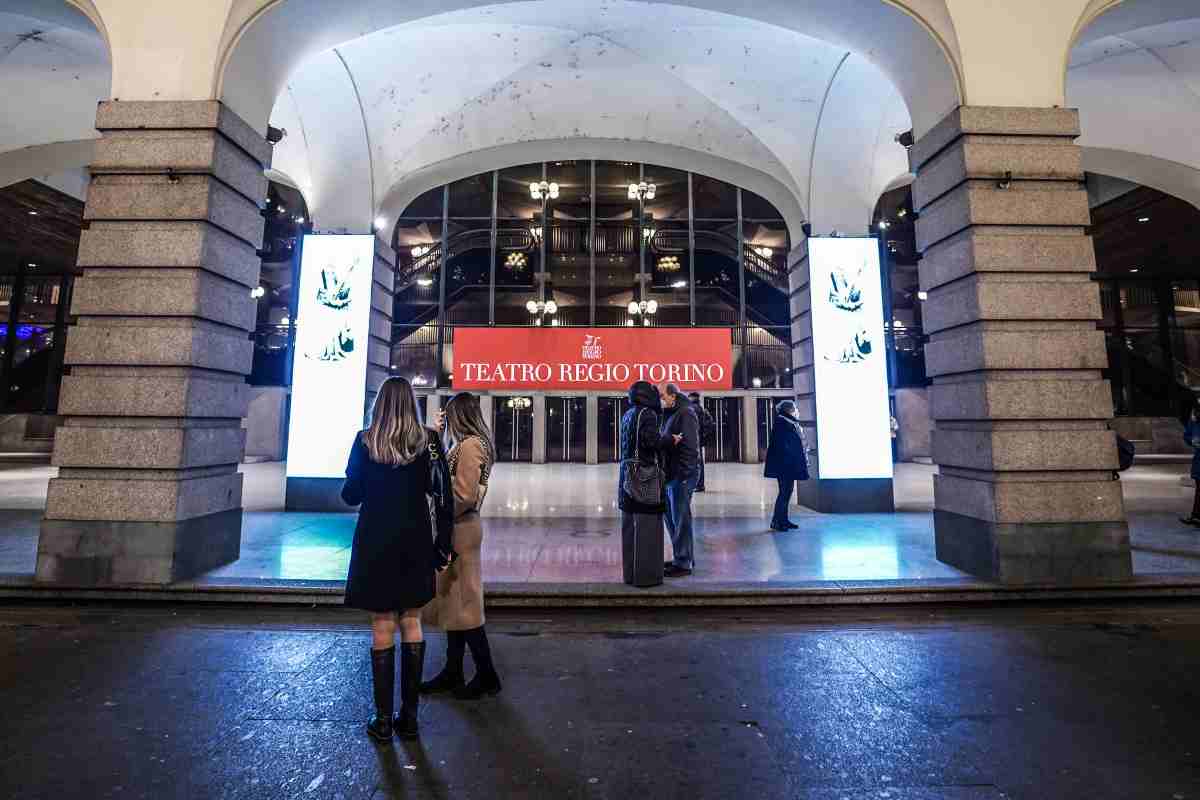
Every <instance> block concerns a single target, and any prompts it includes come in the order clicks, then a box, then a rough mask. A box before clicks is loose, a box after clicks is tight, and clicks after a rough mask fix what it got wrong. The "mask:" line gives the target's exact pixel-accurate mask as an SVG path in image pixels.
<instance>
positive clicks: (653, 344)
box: [453, 327, 733, 391]
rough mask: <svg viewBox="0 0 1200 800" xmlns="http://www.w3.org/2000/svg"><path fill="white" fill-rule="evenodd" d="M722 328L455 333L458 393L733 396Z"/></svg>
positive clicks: (725, 330) (728, 353)
mask: <svg viewBox="0 0 1200 800" xmlns="http://www.w3.org/2000/svg"><path fill="white" fill-rule="evenodd" d="M732 363H733V347H732V345H731V342H730V338H729V329H728V328H554V327H550V328H540V327H537V328H456V329H455V330H454V380H453V383H454V387H455V388H456V389H487V390H492V391H503V390H510V389H581V390H606V391H607V390H619V391H625V390H626V389H628V388H629V385H630V384H631V383H633V382H634V381H650V382H651V383H667V382H670V383H674V384H677V385H678V386H679V387H680V388H682V389H686V390H688V391H692V390H696V391H699V390H702V389H703V390H723V389H731V388H733V369H732Z"/></svg>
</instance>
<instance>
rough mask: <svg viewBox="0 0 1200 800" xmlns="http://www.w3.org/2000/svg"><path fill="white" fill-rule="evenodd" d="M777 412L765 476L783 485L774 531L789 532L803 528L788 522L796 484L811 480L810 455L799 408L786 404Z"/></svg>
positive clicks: (776, 510)
mask: <svg viewBox="0 0 1200 800" xmlns="http://www.w3.org/2000/svg"><path fill="white" fill-rule="evenodd" d="M776 410H777V412H778V413H777V416H776V417H775V426H774V428H773V429H772V430H771V443H770V445H768V446H767V464H766V469H765V470H764V471H763V473H764V474H765V475H766V477H768V478H775V479H776V480H778V481H779V494H778V495H777V496H776V497H775V514H774V516H772V517H771V530H773V531H788V530H792V529H794V528H798V527H800V526H799V525H797V524H796V523H794V522H792V521H791V520H790V519H788V504H789V503H791V501H792V491H793V489H795V487H796V481H806V480H808V454H807V453H806V452H805V446H804V433H803V431H801V430H800V412H799V411H798V410H797V409H796V404H795V403H794V402H792V401H791V400H784V401H783V402H782V403H780V404H779V405H778V406H777V407H776Z"/></svg>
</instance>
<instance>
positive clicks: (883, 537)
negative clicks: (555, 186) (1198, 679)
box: [0, 464, 1200, 585]
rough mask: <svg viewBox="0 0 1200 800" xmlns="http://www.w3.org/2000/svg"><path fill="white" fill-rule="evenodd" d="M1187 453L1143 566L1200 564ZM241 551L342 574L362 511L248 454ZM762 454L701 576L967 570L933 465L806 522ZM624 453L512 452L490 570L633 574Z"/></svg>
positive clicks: (1137, 527)
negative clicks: (620, 477) (619, 478)
mask: <svg viewBox="0 0 1200 800" xmlns="http://www.w3.org/2000/svg"><path fill="white" fill-rule="evenodd" d="M1187 468H1188V465H1187V464H1151V465H1146V466H1138V467H1135V468H1134V469H1133V470H1131V471H1129V472H1127V473H1125V474H1124V475H1123V476H1122V488H1123V489H1124V494H1125V503H1126V507H1127V509H1128V511H1129V518H1130V530H1131V537H1132V541H1133V545H1134V551H1133V563H1134V571H1135V573H1136V574H1138V575H1139V576H1147V575H1168V574H1174V575H1189V574H1190V575H1196V574H1200V532H1197V530H1196V529H1194V528H1189V527H1186V526H1184V525H1181V524H1180V523H1179V521H1178V517H1179V516H1180V515H1181V514H1184V513H1186V512H1187V511H1188V510H1189V509H1190V508H1191V493H1192V490H1191V488H1190V486H1185V485H1183V484H1181V482H1180V480H1181V478H1184V477H1185V476H1186V471H1187ZM244 471H245V476H246V478H245V485H246V496H245V502H246V508H247V512H246V514H245V517H244V523H243V530H242V551H241V558H240V559H239V560H238V561H237V562H235V563H233V564H230V565H228V566H226V567H222V568H221V569H218V570H215V571H213V572H211V573H209V574H208V575H206V576H204V577H203V579H202V580H201V582H202V583H207V584H228V583H233V582H240V581H246V580H275V579H284V580H306V581H342V580H344V579H345V576H346V569H347V566H348V564H349V560H350V549H349V548H350V541H351V538H352V535H353V531H354V521H355V518H354V515H353V514H296V513H282V512H281V511H280V510H279V509H280V508H281V507H282V503H283V491H282V487H283V475H282V466H281V465H279V464H255V465H246V466H245V467H244ZM761 471H762V470H761V467H760V466H759V465H746V464H711V465H709V491H708V492H706V493H704V494H698V495H697V496H696V502H695V510H696V515H697V518H698V523H697V531H698V538H697V545H696V548H697V571H696V574H695V575H694V576H693V577H692V578H690V579H689V580H688V583H689V584H690V585H697V584H705V583H729V582H751V583H762V584H792V585H794V584H797V583H805V582H836V583H840V584H846V583H855V582H862V581H906V582H924V581H939V582H955V581H968V580H969V578H968V576H966V575H964V573H962V572H960V571H958V570H956V569H954V568H953V567H949V566H947V565H945V564H942V563H941V562H939V561H938V560H937V558H936V556H935V554H934V546H933V541H934V540H933V518H932V515H931V514H930V513H929V512H930V509H931V508H932V505H933V482H932V477H931V476H932V473H933V468H932V467H929V466H923V465H919V464H902V465H899V467H898V470H897V477H896V498H897V507H898V509H899V511H898V513H896V514H846V515H823V514H814V513H812V512H809V511H806V510H802V509H795V510H794V512H793V518H794V519H795V520H796V521H797V522H798V523H799V524H800V525H801V528H800V530H798V531H793V532H791V533H785V534H777V533H773V532H771V531H770V530H769V529H768V527H767V519H768V517H769V515H770V508H771V504H772V503H773V501H774V488H773V485H772V484H771V483H770V482H768V481H765V480H764V479H763V478H762V477H761ZM52 473H53V470H52V469H51V468H50V467H47V466H37V465H33V466H30V465H9V466H8V467H7V468H6V467H4V466H2V465H0V576H8V577H7V578H4V577H0V580H6V579H7V580H15V581H20V580H25V581H28V580H29V576H31V575H32V573H33V569H34V564H35V561H36V555H37V533H38V526H39V523H40V520H41V508H42V507H43V505H44V504H45V491H46V481H47V480H48V479H49V478H50V476H51V474H52ZM615 485H616V476H615V465H598V466H586V465H581V464H572V465H561V464H560V465H538V466H535V465H531V464H502V465H500V466H499V467H498V468H497V470H496V472H495V473H494V478H493V481H492V486H491V489H490V491H489V493H488V502H487V507H486V517H487V535H486V536H485V537H484V553H483V557H484V574H485V577H486V579H487V580H488V581H489V582H504V583H510V584H522V583H529V584H537V583H574V582H585V583H587V582H594V583H617V584H619V583H620V581H621V540H620V526H619V524H618V517H619V511H618V510H617V509H616V506H615V498H614V497H613V487H614V486H615Z"/></svg>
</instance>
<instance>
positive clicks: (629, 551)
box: [621, 511, 663, 589]
mask: <svg viewBox="0 0 1200 800" xmlns="http://www.w3.org/2000/svg"><path fill="white" fill-rule="evenodd" d="M621 564H622V566H623V567H624V572H625V582H626V583H628V584H629V585H630V586H637V587H638V588H642V589H644V588H646V587H648V586H658V585H659V584H660V583H662V582H663V517H662V514H635V513H633V512H629V511H626V512H624V513H623V514H622V515H621Z"/></svg>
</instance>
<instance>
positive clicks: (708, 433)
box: [688, 392, 717, 492]
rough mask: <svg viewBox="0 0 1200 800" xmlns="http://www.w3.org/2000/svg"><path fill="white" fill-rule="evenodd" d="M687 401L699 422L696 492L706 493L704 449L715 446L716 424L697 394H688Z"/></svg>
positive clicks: (705, 452) (705, 451)
mask: <svg viewBox="0 0 1200 800" xmlns="http://www.w3.org/2000/svg"><path fill="white" fill-rule="evenodd" d="M688 400H690V401H691V403H692V408H694V409H696V417H697V418H698V419H699V420H700V480H698V481H696V491H697V492H705V491H708V490H707V489H706V488H705V486H704V462H705V459H706V458H707V457H708V451H707V449H706V448H708V447H710V446H711V445H713V444H716V441H715V438H716V433H717V423H716V422H714V421H713V417H712V414H710V413H708V409H707V408H705V407H704V400H703V399H702V398H701V397H700V393H699V392H688Z"/></svg>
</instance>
